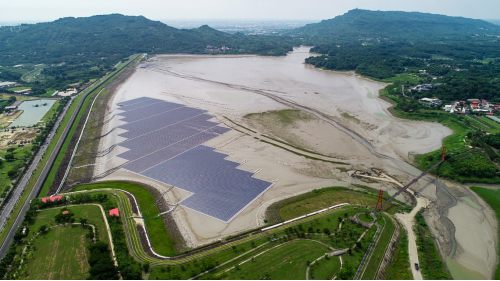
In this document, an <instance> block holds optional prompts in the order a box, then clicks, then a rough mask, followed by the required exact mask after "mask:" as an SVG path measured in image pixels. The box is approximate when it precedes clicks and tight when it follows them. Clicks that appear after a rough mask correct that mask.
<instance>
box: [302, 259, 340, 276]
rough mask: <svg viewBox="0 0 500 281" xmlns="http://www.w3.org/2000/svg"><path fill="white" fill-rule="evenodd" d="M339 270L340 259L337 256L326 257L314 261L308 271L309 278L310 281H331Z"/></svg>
mask: <svg viewBox="0 0 500 281" xmlns="http://www.w3.org/2000/svg"><path fill="white" fill-rule="evenodd" d="M339 269H340V258H339V257H338V256H333V257H328V259H325V258H323V259H321V260H319V261H316V262H315V263H314V265H313V266H312V267H311V269H310V270H309V278H310V279H312V280H331V279H332V277H333V275H335V274H336V273H337V271H338V270H339Z"/></svg>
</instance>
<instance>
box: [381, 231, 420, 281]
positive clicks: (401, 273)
mask: <svg viewBox="0 0 500 281" xmlns="http://www.w3.org/2000/svg"><path fill="white" fill-rule="evenodd" d="M385 275H386V278H387V280H413V274H412V273H411V268H410V260H409V258H408V235H406V234H405V231H404V229H401V238H400V242H399V245H398V248H397V249H396V250H395V251H394V257H393V259H392V262H391V264H389V266H387V268H386V269H385Z"/></svg>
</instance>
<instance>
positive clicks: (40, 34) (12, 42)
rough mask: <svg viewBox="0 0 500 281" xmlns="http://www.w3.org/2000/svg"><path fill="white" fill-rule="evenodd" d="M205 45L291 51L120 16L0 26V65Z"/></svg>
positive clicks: (280, 41)
mask: <svg viewBox="0 0 500 281" xmlns="http://www.w3.org/2000/svg"><path fill="white" fill-rule="evenodd" d="M207 45H212V46H215V47H222V46H227V47H229V48H230V49H229V50H227V51H226V52H239V53H255V54H263V55H284V54H286V52H287V51H288V50H291V48H292V44H291V40H290V39H288V38H280V37H264V36H245V35H243V34H227V33H223V32H220V31H217V30H215V29H212V28H210V27H208V26H206V25H205V26H202V27H200V28H197V29H189V30H188V29H176V28H173V27H170V26H168V25H166V24H164V23H161V22H159V21H152V20H149V19H147V18H145V17H143V16H124V15H120V14H111V15H98V16H92V17H82V18H72V17H68V18H61V19H58V20H56V21H53V22H46V23H37V24H23V25H21V26H18V27H8V26H4V27H0V52H1V57H0V62H3V63H7V64H8V63H11V64H13V63H20V62H25V61H26V62H28V61H29V62H38V63H47V62H54V63H55V62H61V61H67V60H71V59H72V58H75V57H81V56H86V57H87V58H88V57H106V56H110V55H117V56H120V57H121V56H125V55H131V54H133V53H143V52H148V53H204V52H205V47H206V46H207Z"/></svg>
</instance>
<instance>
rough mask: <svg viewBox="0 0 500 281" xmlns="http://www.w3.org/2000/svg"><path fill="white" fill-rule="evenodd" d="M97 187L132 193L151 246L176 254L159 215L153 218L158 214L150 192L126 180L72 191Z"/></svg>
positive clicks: (76, 189) (88, 185)
mask: <svg viewBox="0 0 500 281" xmlns="http://www.w3.org/2000/svg"><path fill="white" fill-rule="evenodd" d="M98 188H116V189H122V190H125V191H128V192H130V193H132V194H133V195H134V196H135V198H136V199H137V201H138V203H139V206H141V211H142V212H143V216H144V218H146V219H145V220H144V221H145V223H146V227H147V229H148V232H149V235H150V238H151V242H152V244H153V248H154V249H155V251H156V252H157V253H158V254H160V255H165V256H174V255H175V254H176V252H175V249H174V246H173V245H172V241H171V239H170V237H169V235H168V233H167V231H166V229H165V225H164V224H163V221H162V218H161V217H156V218H153V217H154V216H156V215H158V209H157V208H156V206H154V205H153V204H154V203H155V201H154V200H153V197H152V196H151V194H150V193H149V192H148V191H146V190H145V189H143V188H142V187H140V186H139V185H135V184H131V183H126V182H103V183H94V184H85V185H80V186H78V187H76V188H75V189H73V191H79V190H91V189H98Z"/></svg>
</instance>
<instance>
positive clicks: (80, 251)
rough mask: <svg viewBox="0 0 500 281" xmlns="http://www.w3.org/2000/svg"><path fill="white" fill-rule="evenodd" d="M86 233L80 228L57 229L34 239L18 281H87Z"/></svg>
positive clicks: (87, 241)
mask: <svg viewBox="0 0 500 281" xmlns="http://www.w3.org/2000/svg"><path fill="white" fill-rule="evenodd" d="M87 233H89V231H88V229H87V228H86V227H85V228H84V227H82V226H79V225H68V226H60V227H55V228H53V229H50V230H49V231H48V232H47V233H45V234H42V235H40V237H37V238H35V240H34V242H33V243H32V244H31V248H32V249H33V250H32V251H30V252H29V254H28V255H27V256H26V260H25V263H24V264H23V267H22V271H21V272H20V273H21V276H20V277H21V279H28V280H72V279H76V280H82V279H86V278H87V277H88V270H89V268H90V266H89V263H88V262H87V259H88V256H89V253H88V250H87V249H86V246H87V245H89V244H90V243H89V239H87V238H86V237H85V235H86V234H87Z"/></svg>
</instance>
